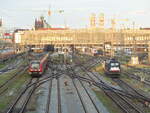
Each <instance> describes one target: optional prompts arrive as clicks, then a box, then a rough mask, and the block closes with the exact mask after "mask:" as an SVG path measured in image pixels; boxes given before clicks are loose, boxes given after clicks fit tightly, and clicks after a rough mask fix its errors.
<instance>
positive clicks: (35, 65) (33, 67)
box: [29, 60, 41, 74]
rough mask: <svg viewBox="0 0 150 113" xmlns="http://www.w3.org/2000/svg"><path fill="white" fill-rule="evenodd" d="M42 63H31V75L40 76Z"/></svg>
mask: <svg viewBox="0 0 150 113" xmlns="http://www.w3.org/2000/svg"><path fill="white" fill-rule="evenodd" d="M39 72H41V68H40V61H36V60H35V61H31V62H30V66H29V74H40V73H39Z"/></svg>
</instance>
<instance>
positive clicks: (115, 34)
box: [15, 28, 150, 51]
mask: <svg viewBox="0 0 150 113" xmlns="http://www.w3.org/2000/svg"><path fill="white" fill-rule="evenodd" d="M16 37H17V38H16ZM16 37H15V38H16V39H15V40H16V43H17V44H18V45H20V46H25V45H35V46H43V45H48V44H52V45H54V46H55V47H69V46H72V45H73V46H75V47H76V48H82V47H93V48H101V49H103V48H104V46H105V45H106V44H110V45H111V48H113V49H119V48H124V49H132V50H133V49H135V48H136V49H137V50H139V51H148V47H149V41H150V30H140V29H119V30H115V29H99V28H95V29H64V30H63V29H62V30H30V31H23V32H19V33H18V35H17V36H16Z"/></svg>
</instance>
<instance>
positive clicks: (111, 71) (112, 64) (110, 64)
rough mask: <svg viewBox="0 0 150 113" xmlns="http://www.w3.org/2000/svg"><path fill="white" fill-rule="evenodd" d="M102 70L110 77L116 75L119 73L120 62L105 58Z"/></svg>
mask: <svg viewBox="0 0 150 113" xmlns="http://www.w3.org/2000/svg"><path fill="white" fill-rule="evenodd" d="M104 71H105V73H106V74H107V75H110V76H111V77H118V76H119V75H120V73H121V68H120V62H118V61H117V60H115V59H111V60H106V61H105V64H104Z"/></svg>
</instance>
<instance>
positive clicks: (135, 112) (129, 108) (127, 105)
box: [80, 66, 144, 113]
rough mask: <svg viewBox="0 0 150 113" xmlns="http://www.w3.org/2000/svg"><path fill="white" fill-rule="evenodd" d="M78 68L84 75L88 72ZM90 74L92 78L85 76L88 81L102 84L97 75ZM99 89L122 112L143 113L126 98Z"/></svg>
mask: <svg viewBox="0 0 150 113" xmlns="http://www.w3.org/2000/svg"><path fill="white" fill-rule="evenodd" d="M80 68H81V70H82V71H84V72H85V73H87V72H89V70H87V69H86V68H85V67H84V66H82V67H80ZM90 73H91V74H92V75H93V76H91V75H90V74H88V73H87V74H86V75H87V76H88V77H89V79H91V80H92V81H93V82H97V81H99V82H102V80H101V79H100V78H99V77H98V76H97V75H95V74H93V72H90ZM93 77H94V78H93ZM96 79H97V81H96ZM102 83H103V82H102ZM99 88H100V89H101V90H103V91H104V93H105V94H106V95H107V96H109V97H110V98H111V99H112V100H113V101H114V102H115V103H116V104H117V105H118V106H119V107H120V108H121V109H122V110H123V111H124V112H126V113H144V112H143V111H142V110H141V109H139V107H138V106H136V105H135V104H133V102H132V101H131V100H130V99H129V98H127V97H125V96H122V95H120V94H118V93H116V92H115V91H113V90H111V93H110V92H109V91H107V90H106V89H104V88H103V87H99Z"/></svg>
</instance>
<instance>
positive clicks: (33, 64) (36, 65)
mask: <svg viewBox="0 0 150 113" xmlns="http://www.w3.org/2000/svg"><path fill="white" fill-rule="evenodd" d="M31 68H32V69H39V68H40V63H39V62H32V63H31Z"/></svg>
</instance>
